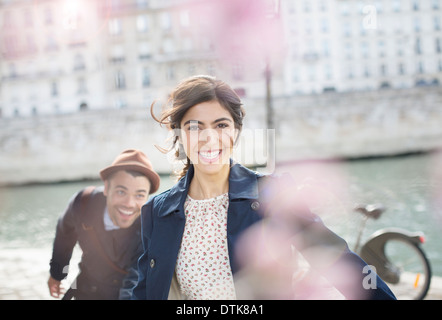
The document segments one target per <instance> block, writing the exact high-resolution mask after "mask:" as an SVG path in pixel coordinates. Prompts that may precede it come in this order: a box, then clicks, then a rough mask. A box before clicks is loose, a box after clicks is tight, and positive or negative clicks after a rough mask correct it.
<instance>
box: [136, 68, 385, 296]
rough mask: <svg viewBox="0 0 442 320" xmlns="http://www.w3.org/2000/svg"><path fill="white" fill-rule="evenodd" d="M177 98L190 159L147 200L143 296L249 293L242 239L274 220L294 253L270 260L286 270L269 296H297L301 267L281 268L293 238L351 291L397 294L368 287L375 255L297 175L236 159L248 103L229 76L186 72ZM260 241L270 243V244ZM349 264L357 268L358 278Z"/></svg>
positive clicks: (179, 127)
mask: <svg viewBox="0 0 442 320" xmlns="http://www.w3.org/2000/svg"><path fill="white" fill-rule="evenodd" d="M171 104H172V106H171V108H170V109H168V110H166V111H165V112H163V114H162V116H161V118H160V119H159V120H158V119H157V121H158V122H160V123H161V124H167V125H168V126H169V129H171V130H174V131H175V137H174V140H173V146H172V149H173V148H175V150H176V151H177V152H176V156H178V157H180V156H181V154H180V153H181V150H183V152H184V154H185V159H186V166H185V168H184V170H183V172H182V173H181V174H180V177H181V179H180V180H179V181H178V182H177V183H176V184H175V185H174V186H173V187H172V188H171V189H169V190H167V191H165V192H163V193H161V194H159V195H157V196H155V197H153V198H151V200H149V202H148V203H147V204H146V205H145V206H143V208H142V212H141V221H142V240H143V250H144V252H143V254H142V255H141V257H140V259H139V260H138V272H139V277H138V283H137V285H136V287H135V288H134V290H133V298H136V299H167V298H169V299H177V298H178V299H179V298H187V299H236V298H237V297H239V298H243V299H244V298H245V297H244V296H241V289H240V291H237V289H238V288H240V287H241V285H239V284H238V283H236V282H235V279H234V275H235V276H238V271H240V272H245V273H247V274H251V272H250V269H247V266H248V264H249V262H250V261H247V260H248V259H241V257H244V254H241V252H239V251H241V248H244V244H241V242H243V241H244V239H246V240H247V239H251V238H252V242H251V243H253V244H256V243H257V242H256V241H257V240H259V236H260V235H262V233H253V230H259V231H263V230H265V229H266V230H268V231H272V230H273V231H275V230H276V229H277V230H276V232H275V234H277V235H278V238H277V239H283V242H280V241H279V242H278V247H279V248H284V249H285V250H274V251H277V252H283V253H284V255H285V256H284V257H282V256H281V257H278V258H280V259H279V261H275V264H274V265H272V266H271V267H269V269H271V270H273V271H272V275H273V274H276V275H278V276H280V280H281V281H277V282H274V281H272V282H273V283H269V287H275V283H283V284H284V285H283V286H282V287H281V288H280V287H278V285H277V284H276V288H267V289H268V290H266V291H267V292H274V293H275V294H274V295H272V296H271V297H268V296H267V297H266V298H284V299H288V298H293V297H294V292H293V288H292V285H291V284H292V279H293V272H294V271H295V270H292V269H290V270H288V271H286V272H282V271H281V268H280V266H281V263H282V264H285V262H286V261H288V260H287V259H290V258H291V256H292V255H290V254H286V253H287V252H291V251H290V248H291V247H292V245H293V246H294V247H295V248H296V249H297V250H299V252H302V253H303V254H305V255H306V257H307V258H306V259H307V260H308V262H309V263H311V264H312V266H313V267H315V268H316V269H317V270H320V271H321V272H323V273H324V276H325V277H329V278H330V279H329V280H330V281H331V282H332V283H333V284H334V285H335V286H336V287H340V288H341V290H342V294H343V295H344V296H346V297H347V298H353V299H354V298H376V299H392V298H394V296H393V294H392V293H391V292H390V290H389V289H388V287H387V286H386V285H385V284H384V283H383V282H382V280H381V279H377V281H376V283H378V288H377V289H375V290H372V291H371V292H367V291H366V290H364V289H365V288H362V287H361V285H362V278H361V277H362V276H363V272H362V271H363V270H365V269H364V268H365V267H366V264H365V263H364V262H363V261H362V260H361V259H360V258H359V257H358V256H357V255H355V254H354V253H352V252H351V251H350V250H349V249H348V247H347V244H346V242H345V241H344V240H343V239H341V238H340V237H338V236H337V235H335V234H334V233H332V232H331V231H330V230H328V229H327V228H326V227H325V226H324V224H323V223H322V221H321V220H320V219H319V218H318V217H317V216H316V215H314V214H313V213H311V212H310V211H309V209H308V208H306V207H305V206H304V205H303V202H302V201H299V200H297V199H296V196H295V197H294V193H290V190H293V189H294V186H293V184H292V182H291V181H289V182H288V181H287V179H281V178H278V177H264V176H263V175H261V174H259V173H257V172H254V171H251V170H249V169H247V168H246V167H244V166H242V165H241V164H239V163H236V162H234V161H233V160H232V159H231V156H232V152H233V146H234V144H235V142H236V141H237V140H238V136H239V133H240V131H241V129H242V123H243V117H244V110H243V108H242V104H241V100H240V99H239V97H238V95H237V94H236V93H235V92H234V91H233V90H232V89H231V88H230V87H229V86H228V85H227V84H226V83H224V82H222V81H220V80H216V79H214V78H212V77H209V76H195V77H192V78H189V79H186V80H184V81H183V82H182V83H180V84H179V85H178V87H177V88H176V89H175V91H174V92H173V93H172V95H171ZM152 107H153V106H152ZM151 113H152V115H153V111H152V108H151ZM155 119H156V118H155ZM180 158H181V157H180ZM284 187H286V188H285V189H284ZM288 191H289V192H288ZM269 211H271V212H269ZM282 219H284V221H281V220H282ZM269 221H270V222H269ZM261 222H265V223H261ZM267 222H268V223H267ZM256 227H261V228H256ZM269 228H270V229H271V230H270V229H269ZM272 228H274V229H272ZM264 233H266V232H264ZM250 234H251V236H250ZM269 234H271V232H270V233H269ZM247 235H249V236H248V237H247ZM256 235H257V236H256ZM292 239H293V240H292ZM266 240H269V239H266ZM266 242H267V243H268V241H266ZM274 242H275V241H274ZM252 248H255V249H256V247H255V246H253V247H252ZM258 248H259V251H260V252H262V251H263V250H266V249H268V248H267V246H264V247H258ZM247 251H250V250H248V249H246V250H245V252H247ZM274 253H275V252H272V254H271V255H270V257H273V256H274ZM284 259H285V260H284ZM270 263H272V262H270ZM249 267H250V265H249ZM342 267H344V268H342ZM347 267H348V268H347ZM349 271H351V272H349ZM342 274H345V275H346V277H345V279H342V276H339V275H342ZM349 274H351V275H354V278H352V279H351V280H349V279H348V278H349V277H347V276H348V275H349ZM258 278H259V277H258ZM236 279H238V278H236ZM344 280H345V281H344ZM349 281H353V283H351V285H349ZM309 290H310V288H307V289H306V290H305V291H309ZM243 291H253V288H252V287H250V290H243ZM255 291H256V290H255ZM238 292H239V296H238V295H237V294H238Z"/></svg>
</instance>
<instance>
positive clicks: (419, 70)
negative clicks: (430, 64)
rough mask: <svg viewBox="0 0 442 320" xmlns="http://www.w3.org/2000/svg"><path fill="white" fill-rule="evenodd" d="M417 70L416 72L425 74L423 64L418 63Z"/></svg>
mask: <svg viewBox="0 0 442 320" xmlns="http://www.w3.org/2000/svg"><path fill="white" fill-rule="evenodd" d="M417 69H418V72H419V73H421V74H422V73H424V72H425V67H424V63H423V62H422V61H419V63H418V65H417Z"/></svg>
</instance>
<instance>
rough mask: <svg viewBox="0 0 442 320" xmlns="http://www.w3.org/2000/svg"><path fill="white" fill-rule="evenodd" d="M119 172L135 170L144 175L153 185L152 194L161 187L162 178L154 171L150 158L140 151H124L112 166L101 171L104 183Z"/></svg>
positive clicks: (151, 187)
mask: <svg viewBox="0 0 442 320" xmlns="http://www.w3.org/2000/svg"><path fill="white" fill-rule="evenodd" d="M118 170H133V171H137V172H140V173H142V174H144V175H145V176H146V177H147V178H148V179H149V181H150V184H151V186H150V193H154V192H156V191H157V190H158V188H159V186H160V176H159V175H158V174H157V173H156V172H155V171H154V170H153V167H152V163H151V162H150V160H149V158H148V157H147V156H146V155H145V154H144V153H143V152H141V151H140V150H135V149H129V150H124V151H123V152H122V153H121V154H120V155H118V156H117V157H116V158H115V160H114V162H112V165H110V166H109V167H107V168H104V169H103V170H101V171H100V177H101V179H102V180H103V181H104V180H106V179H107V178H108V177H109V175H110V174H112V173H114V172H116V171H118Z"/></svg>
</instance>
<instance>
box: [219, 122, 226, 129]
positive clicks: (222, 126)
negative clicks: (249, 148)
mask: <svg viewBox="0 0 442 320" xmlns="http://www.w3.org/2000/svg"><path fill="white" fill-rule="evenodd" d="M217 127H218V128H219V129H225V128H228V127H229V124H227V123H218V126H217Z"/></svg>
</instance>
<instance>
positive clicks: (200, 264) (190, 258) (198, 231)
mask: <svg viewBox="0 0 442 320" xmlns="http://www.w3.org/2000/svg"><path fill="white" fill-rule="evenodd" d="M228 206H229V196H228V194H227V193H225V194H223V195H220V196H217V197H215V198H211V199H205V200H194V199H192V198H191V197H190V196H187V199H186V202H185V204H184V211H185V214H186V225H185V228H184V234H183V238H182V242H181V248H180V252H179V254H178V259H177V264H176V275H177V279H178V283H179V285H180V288H181V291H182V292H183V293H184V294H185V295H186V296H187V298H188V299H195V300H204V299H210V300H215V299H223V300H224V299H235V298H236V296H235V287H234V284H233V277H232V271H231V268H230V261H229V252H228V248H227V208H228Z"/></svg>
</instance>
